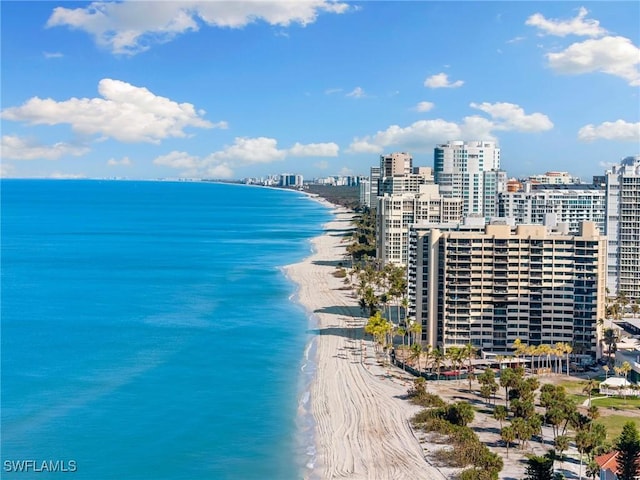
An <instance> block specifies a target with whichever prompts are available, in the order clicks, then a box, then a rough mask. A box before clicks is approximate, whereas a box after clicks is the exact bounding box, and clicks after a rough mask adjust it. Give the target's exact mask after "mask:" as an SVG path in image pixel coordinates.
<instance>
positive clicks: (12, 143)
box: [0, 135, 89, 160]
mask: <svg viewBox="0 0 640 480" xmlns="http://www.w3.org/2000/svg"><path fill="white" fill-rule="evenodd" d="M88 151H89V149H88V148H87V147H84V146H77V145H70V144H68V143H63V142H59V143H56V144H53V145H40V144H38V143H36V142H34V141H32V140H28V139H25V138H22V137H19V136H17V135H3V136H2V140H1V147H0V152H2V155H1V156H2V159H10V160H57V159H58V158H60V157H63V156H67V155H73V156H76V157H78V156H80V155H84V154H86V153H87V152H88Z"/></svg>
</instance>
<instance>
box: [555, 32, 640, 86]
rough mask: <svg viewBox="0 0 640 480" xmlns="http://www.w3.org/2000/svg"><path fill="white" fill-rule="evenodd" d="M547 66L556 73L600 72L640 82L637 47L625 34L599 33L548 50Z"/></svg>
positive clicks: (639, 51) (639, 53)
mask: <svg viewBox="0 0 640 480" xmlns="http://www.w3.org/2000/svg"><path fill="white" fill-rule="evenodd" d="M547 59H548V60H549V66H550V67H551V68H552V69H553V70H555V71H556V72H558V73H563V74H568V75H578V74H581V73H590V72H603V73H608V74H610V75H615V76H617V77H621V78H624V79H625V80H627V81H628V82H629V85H631V86H638V85H640V71H638V65H639V64H640V48H638V47H636V46H635V45H634V44H633V43H631V40H629V39H628V38H625V37H603V38H599V39H597V40H585V41H584V42H579V43H574V44H572V45H570V46H569V47H568V48H567V49H565V50H564V51H562V52H560V53H548V54H547Z"/></svg>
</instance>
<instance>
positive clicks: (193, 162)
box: [153, 151, 202, 170]
mask: <svg viewBox="0 0 640 480" xmlns="http://www.w3.org/2000/svg"><path fill="white" fill-rule="evenodd" d="M201 162H202V161H201V160H200V158H199V157H194V156H191V155H189V154H188V153H185V152H177V151H173V152H171V153H168V154H167V155H161V156H159V157H157V158H156V159H155V160H154V161H153V163H154V164H156V165H162V166H165V167H171V168H177V169H181V170H195V169H197V168H198V167H199V166H200V164H201Z"/></svg>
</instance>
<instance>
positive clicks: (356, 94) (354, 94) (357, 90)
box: [347, 87, 365, 98]
mask: <svg viewBox="0 0 640 480" xmlns="http://www.w3.org/2000/svg"><path fill="white" fill-rule="evenodd" d="M364 96H365V93H364V90H363V89H362V88H361V87H356V88H354V89H353V90H352V91H351V92H349V93H347V97H353V98H362V97H364Z"/></svg>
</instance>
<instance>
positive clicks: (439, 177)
mask: <svg viewBox="0 0 640 480" xmlns="http://www.w3.org/2000/svg"><path fill="white" fill-rule="evenodd" d="M434 174H435V182H436V183H437V184H438V185H440V193H441V194H442V195H443V196H445V197H448V198H462V200H463V214H464V215H465V216H467V215H483V216H485V217H493V216H496V215H497V194H498V193H499V192H501V191H504V190H505V189H506V182H507V178H506V173H505V172H503V171H501V170H500V148H499V147H498V146H497V145H496V143H495V142H493V141H472V142H464V141H460V140H456V141H450V142H447V143H446V144H442V145H438V146H436V147H435V149H434Z"/></svg>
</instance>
